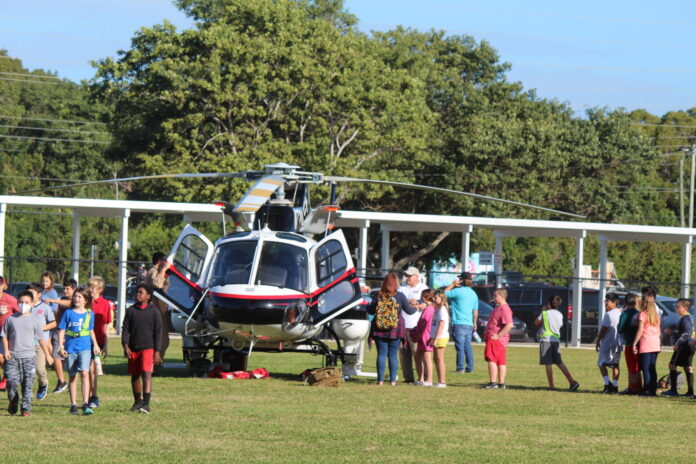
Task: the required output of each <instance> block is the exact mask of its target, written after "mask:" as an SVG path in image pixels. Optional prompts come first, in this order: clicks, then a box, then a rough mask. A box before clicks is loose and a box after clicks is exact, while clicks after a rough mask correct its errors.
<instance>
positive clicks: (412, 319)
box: [398, 282, 428, 329]
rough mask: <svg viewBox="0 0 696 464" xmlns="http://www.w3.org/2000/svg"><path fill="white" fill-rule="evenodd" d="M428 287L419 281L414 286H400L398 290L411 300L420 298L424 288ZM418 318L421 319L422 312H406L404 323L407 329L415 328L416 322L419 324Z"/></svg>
mask: <svg viewBox="0 0 696 464" xmlns="http://www.w3.org/2000/svg"><path fill="white" fill-rule="evenodd" d="M426 288H428V286H427V285H425V284H423V283H421V282H419V283H418V284H416V285H415V286H413V287H411V286H410V285H402V286H401V287H399V290H398V292H399V293H401V294H402V295H403V296H405V297H406V299H407V300H409V301H411V300H420V297H421V293H423V290H425V289H426ZM418 319H420V313H419V312H418V311H416V312H415V313H413V314H407V313H405V312H404V324H405V327H406V328H407V329H412V328H414V327H415V326H416V324H418Z"/></svg>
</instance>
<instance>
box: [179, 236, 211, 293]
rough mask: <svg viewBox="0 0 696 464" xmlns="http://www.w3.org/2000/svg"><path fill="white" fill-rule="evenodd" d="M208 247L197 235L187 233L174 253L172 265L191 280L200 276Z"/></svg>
mask: <svg viewBox="0 0 696 464" xmlns="http://www.w3.org/2000/svg"><path fill="white" fill-rule="evenodd" d="M207 252H208V247H207V245H206V244H205V242H204V241H203V240H201V238H200V237H198V236H197V235H187V236H186V237H184V239H183V240H182V241H181V244H180V245H179V247H178V248H177V250H176V254H175V255H174V266H175V267H176V269H177V270H178V271H179V272H181V274H183V275H184V276H185V277H186V278H187V279H189V280H190V281H191V282H197V281H198V280H199V279H200V277H201V272H202V271H203V265H204V264H205V257H206V253H207Z"/></svg>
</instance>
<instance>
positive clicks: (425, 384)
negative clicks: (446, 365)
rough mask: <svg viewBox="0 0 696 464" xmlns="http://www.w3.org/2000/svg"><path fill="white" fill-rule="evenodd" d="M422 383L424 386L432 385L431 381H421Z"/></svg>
mask: <svg viewBox="0 0 696 464" xmlns="http://www.w3.org/2000/svg"><path fill="white" fill-rule="evenodd" d="M422 385H423V386H424V387H432V386H433V383H432V382H423V383H422Z"/></svg>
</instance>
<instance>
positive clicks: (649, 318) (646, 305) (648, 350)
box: [633, 292, 660, 396]
mask: <svg viewBox="0 0 696 464" xmlns="http://www.w3.org/2000/svg"><path fill="white" fill-rule="evenodd" d="M633 353H634V354H638V359H639V361H640V368H641V370H642V371H643V394H645V395H646V396H656V395H657V370H656V369H655V364H656V363H657V355H658V354H659V353H660V316H659V314H657V305H656V304H655V294H654V293H652V292H646V293H645V294H644V295H643V298H642V304H641V306H640V314H638V330H637V331H636V336H635V338H634V339H633Z"/></svg>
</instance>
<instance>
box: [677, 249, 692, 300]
mask: <svg viewBox="0 0 696 464" xmlns="http://www.w3.org/2000/svg"><path fill="white" fill-rule="evenodd" d="M693 242H694V238H693V236H691V235H689V237H688V238H687V241H686V242H685V243H684V245H683V247H682V269H681V281H682V284H681V289H680V291H679V294H680V295H681V297H682V298H689V293H690V289H691V282H690V278H691V248H692V246H693Z"/></svg>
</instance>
